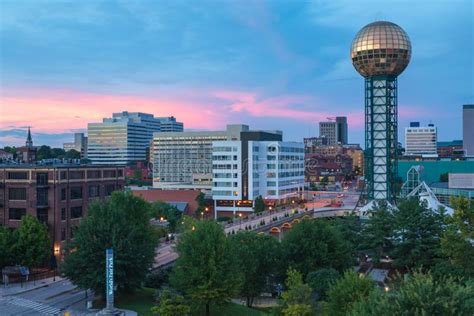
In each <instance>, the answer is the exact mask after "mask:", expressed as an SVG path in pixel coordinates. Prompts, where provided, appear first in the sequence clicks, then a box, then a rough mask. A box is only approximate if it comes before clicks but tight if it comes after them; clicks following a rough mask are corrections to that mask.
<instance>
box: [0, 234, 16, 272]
mask: <svg viewBox="0 0 474 316" xmlns="http://www.w3.org/2000/svg"><path fill="white" fill-rule="evenodd" d="M14 244H15V238H14V234H13V231H12V230H11V229H10V228H8V227H6V226H0V254H1V255H0V269H1V268H3V267H5V266H8V265H12V264H15V258H14V253H13V246H14Z"/></svg>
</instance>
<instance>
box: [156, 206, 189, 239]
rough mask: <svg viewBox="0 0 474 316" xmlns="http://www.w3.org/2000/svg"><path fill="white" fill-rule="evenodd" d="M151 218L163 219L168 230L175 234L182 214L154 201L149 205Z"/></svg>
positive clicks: (171, 207) (175, 209)
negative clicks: (166, 223) (167, 225)
mask: <svg viewBox="0 0 474 316" xmlns="http://www.w3.org/2000/svg"><path fill="white" fill-rule="evenodd" d="M151 216H152V217H155V218H161V217H163V218H164V219H166V220H167V221H168V223H169V228H170V230H171V231H172V232H175V231H176V228H177V226H178V224H179V222H180V221H181V218H182V216H183V213H182V212H180V211H179V210H178V209H177V208H176V207H174V206H172V205H170V204H168V203H166V202H162V201H156V202H153V203H152V204H151Z"/></svg>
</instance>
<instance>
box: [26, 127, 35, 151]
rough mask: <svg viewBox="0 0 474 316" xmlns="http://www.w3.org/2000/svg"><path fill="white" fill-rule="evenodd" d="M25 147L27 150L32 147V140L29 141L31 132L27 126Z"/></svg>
mask: <svg viewBox="0 0 474 316" xmlns="http://www.w3.org/2000/svg"><path fill="white" fill-rule="evenodd" d="M26 147H28V148H31V147H33V140H32V139H31V131H30V127H29V126H28V136H27V137H26Z"/></svg>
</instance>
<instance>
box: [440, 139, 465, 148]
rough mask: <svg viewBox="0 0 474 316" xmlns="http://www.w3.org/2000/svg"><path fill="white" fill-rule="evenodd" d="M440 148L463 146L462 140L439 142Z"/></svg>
mask: <svg viewBox="0 0 474 316" xmlns="http://www.w3.org/2000/svg"><path fill="white" fill-rule="evenodd" d="M436 145H437V146H438V147H448V146H462V140H452V141H449V142H437V143H436Z"/></svg>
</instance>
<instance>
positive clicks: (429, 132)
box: [405, 124, 438, 157]
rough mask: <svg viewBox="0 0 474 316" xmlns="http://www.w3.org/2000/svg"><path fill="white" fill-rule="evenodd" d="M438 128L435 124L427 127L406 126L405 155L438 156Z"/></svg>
mask: <svg viewBox="0 0 474 316" xmlns="http://www.w3.org/2000/svg"><path fill="white" fill-rule="evenodd" d="M437 134H438V133H437V130H436V127H435V126H434V125H433V124H428V126H426V127H407V128H405V155H406V156H412V155H421V156H433V157H437V155H438V151H437Z"/></svg>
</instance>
